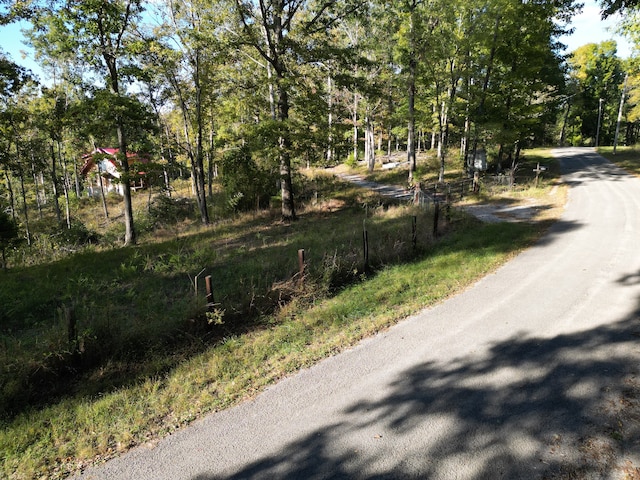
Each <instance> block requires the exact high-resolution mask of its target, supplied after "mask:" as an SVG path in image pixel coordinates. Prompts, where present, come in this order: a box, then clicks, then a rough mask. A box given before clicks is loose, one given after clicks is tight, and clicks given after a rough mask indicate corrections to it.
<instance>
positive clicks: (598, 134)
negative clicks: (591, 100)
mask: <svg viewBox="0 0 640 480" xmlns="http://www.w3.org/2000/svg"><path fill="white" fill-rule="evenodd" d="M602 102H604V100H603V99H602V98H601V99H600V100H599V101H598V129H597V130H596V148H598V141H599V140H600V122H601V121H602Z"/></svg>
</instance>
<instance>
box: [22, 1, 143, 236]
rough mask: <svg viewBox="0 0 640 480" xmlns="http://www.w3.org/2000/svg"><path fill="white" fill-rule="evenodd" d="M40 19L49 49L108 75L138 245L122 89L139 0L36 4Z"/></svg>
mask: <svg viewBox="0 0 640 480" xmlns="http://www.w3.org/2000/svg"><path fill="white" fill-rule="evenodd" d="M34 4H35V5H34V6H35V8H36V10H35V11H36V16H35V18H34V23H35V25H36V27H37V28H36V29H34V32H33V36H34V37H38V36H40V35H47V37H48V39H49V42H50V43H49V44H48V45H50V46H51V47H53V48H55V49H56V50H57V51H58V52H65V53H69V52H75V55H76V58H77V59H78V60H79V61H80V62H82V63H84V64H85V65H89V66H91V67H92V68H93V69H94V71H95V72H96V73H97V74H98V75H104V78H105V83H106V86H107V88H108V89H109V91H110V92H111V94H112V102H111V103H112V104H111V107H110V108H111V109H112V111H113V112H114V114H115V115H114V128H115V130H116V133H117V138H118V150H119V152H118V162H119V167H120V169H121V171H122V181H123V200H124V223H125V238H124V243H125V245H127V244H133V243H135V242H136V232H135V227H134V222H133V207H132V201H131V186H130V184H129V176H130V174H129V163H128V160H127V150H128V144H127V137H126V133H125V127H124V123H125V119H124V118H123V114H124V112H123V110H124V108H123V105H124V104H125V103H126V99H125V98H124V97H125V96H126V89H125V87H124V86H123V80H124V75H123V74H122V71H121V70H122V68H124V67H125V66H126V63H127V61H128V60H129V59H130V52H129V51H128V48H127V47H128V45H127V41H128V34H129V33H130V32H131V30H132V28H133V23H134V21H135V20H136V19H137V18H138V17H139V16H140V14H141V13H142V10H143V9H142V2H141V1H140V0H114V1H110V2H104V1H101V0H87V1H82V2H76V1H72V0H67V1H62V2H52V3H49V2H43V3H42V4H38V2H34Z"/></svg>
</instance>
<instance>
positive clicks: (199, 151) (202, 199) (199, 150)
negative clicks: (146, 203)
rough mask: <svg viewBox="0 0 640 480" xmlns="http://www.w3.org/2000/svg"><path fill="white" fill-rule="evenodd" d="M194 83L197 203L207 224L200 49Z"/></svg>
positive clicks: (196, 59)
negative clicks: (196, 128) (196, 131)
mask: <svg viewBox="0 0 640 480" xmlns="http://www.w3.org/2000/svg"><path fill="white" fill-rule="evenodd" d="M194 77H195V78H194V84H195V87H196V125H197V126H198V133H197V137H196V180H197V189H198V205H199V207H200V219H201V220H202V223H203V224H204V225H209V211H208V209H207V195H206V190H205V181H204V159H203V156H204V155H203V145H202V142H203V134H202V128H203V126H202V121H203V119H202V86H201V84H200V51H199V50H197V51H196V53H195V75H194Z"/></svg>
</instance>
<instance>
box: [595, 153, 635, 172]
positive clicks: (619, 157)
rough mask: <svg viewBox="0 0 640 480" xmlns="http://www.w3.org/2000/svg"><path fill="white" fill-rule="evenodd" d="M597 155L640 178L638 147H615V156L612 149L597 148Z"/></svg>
mask: <svg viewBox="0 0 640 480" xmlns="http://www.w3.org/2000/svg"><path fill="white" fill-rule="evenodd" d="M598 153H599V154H600V155H602V156H603V157H605V158H606V159H607V160H609V161H610V162H613V163H615V164H616V165H618V166H619V167H622V168H624V169H625V170H626V171H627V172H629V173H631V174H632V175H635V176H637V177H640V146H638V145H635V146H629V147H626V146H622V147H617V148H616V153H615V154H614V153H613V147H598Z"/></svg>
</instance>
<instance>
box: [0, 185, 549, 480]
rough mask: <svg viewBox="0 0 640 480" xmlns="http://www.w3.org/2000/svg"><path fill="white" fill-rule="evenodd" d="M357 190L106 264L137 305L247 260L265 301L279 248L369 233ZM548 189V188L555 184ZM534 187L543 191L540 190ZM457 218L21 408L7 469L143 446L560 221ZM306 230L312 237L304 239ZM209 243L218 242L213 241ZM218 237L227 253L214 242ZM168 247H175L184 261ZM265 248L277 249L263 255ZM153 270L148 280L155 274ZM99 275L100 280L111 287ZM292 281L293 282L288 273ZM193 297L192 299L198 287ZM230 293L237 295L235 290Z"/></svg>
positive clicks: (463, 280) (412, 305) (373, 328)
mask: <svg viewBox="0 0 640 480" xmlns="http://www.w3.org/2000/svg"><path fill="white" fill-rule="evenodd" d="M348 190H349V189H343V190H342V191H341V193H340V194H339V195H338V196H335V197H333V198H331V199H330V200H327V201H326V202H325V203H324V205H323V207H322V208H321V209H319V210H318V211H316V212H315V213H313V214H311V213H310V214H308V215H305V216H307V218H306V219H305V218H303V219H302V220H301V222H300V224H299V225H296V232H291V231H290V227H288V226H283V225H280V224H274V223H272V222H270V221H265V219H252V220H250V221H247V222H238V223H234V224H229V225H227V226H226V227H221V228H220V229H219V230H218V231H217V232H215V234H212V233H206V232H205V233H202V232H201V233H198V234H196V235H194V236H191V237H188V238H182V239H178V240H175V242H177V243H169V244H159V245H152V246H149V247H140V248H137V249H122V250H117V251H115V252H111V253H108V255H109V257H108V259H107V260H105V261H106V262H108V263H109V264H111V265H115V266H116V268H115V270H113V269H112V270H111V271H110V272H106V274H105V275H108V274H112V275H113V274H114V272H115V273H116V274H117V275H116V277H117V279H118V280H119V282H120V281H124V282H125V283H126V284H127V288H125V289H120V288H119V289H118V290H117V292H118V293H119V294H121V295H122V298H121V301H122V302H125V303H126V301H127V298H128V297H127V295H129V294H130V292H131V291H135V290H136V288H138V287H140V285H142V284H137V283H135V282H136V281H138V278H139V277H143V279H146V281H147V282H159V283H157V284H154V289H157V288H161V289H165V290H162V291H163V292H166V293H165V296H167V295H169V292H170V289H171V288H176V285H178V284H181V283H180V282H178V283H174V280H175V277H176V271H180V272H182V271H183V270H184V271H195V272H196V273H197V268H199V266H200V265H201V264H202V263H207V262H209V261H212V262H214V263H215V262H218V263H216V264H217V265H220V266H221V265H224V264H225V263H227V264H229V265H230V266H231V268H232V270H234V275H236V276H240V274H241V270H242V268H247V269H249V270H250V271H249V272H248V273H247V275H245V276H244V277H243V278H245V279H246V282H247V284H249V285H252V288H253V289H254V292H256V295H255V297H260V296H261V295H264V294H262V293H260V289H259V287H260V286H259V285H258V283H259V282H258V280H257V278H258V277H259V276H260V275H264V271H265V270H267V271H269V269H270V268H271V267H269V266H268V263H267V260H266V258H274V260H275V263H279V262H282V258H284V257H282V256H280V254H278V252H279V250H280V249H283V250H286V252H285V253H287V255H288V252H290V251H294V252H295V250H292V248H294V247H296V246H299V245H304V246H305V247H306V248H308V249H309V251H310V254H311V255H310V258H311V261H312V262H313V263H314V264H317V265H326V262H327V259H328V258H329V257H330V256H329V257H327V256H326V255H323V254H321V253H320V252H321V245H319V244H311V245H310V243H309V242H310V241H311V238H325V239H326V238H327V237H328V236H329V235H330V232H345V231H347V230H349V229H352V231H355V232H358V230H357V229H361V227H362V218H363V215H362V211H361V210H362V203H359V204H358V202H362V199H363V197H361V196H359V195H360V193H358V192H351V193H349V191H348ZM542 190H543V191H545V192H546V193H545V195H548V193H549V191H548V190H549V189H542ZM354 193H355V194H356V197H357V198H358V201H356V202H355V203H356V204H357V205H355V206H354V208H344V206H345V203H348V202H349V201H353V200H349V199H350V198H351V199H352V198H354V197H352V195H353V194H354ZM525 193H526V192H524V191H523V192H521V194H525ZM533 193H535V194H538V190H535V191H531V194H533ZM557 198H558V199H559V200H561V197H557ZM375 201H376V200H375V199H371V198H368V197H367V200H366V203H368V204H371V205H375ZM403 208H404V207H403ZM359 209H360V210H359ZM412 213H413V212H410V211H403V210H402V209H398V208H383V207H381V206H378V207H377V208H376V209H375V212H374V213H373V214H372V216H371V217H370V219H368V220H367V222H369V224H370V228H372V229H374V228H379V229H380V230H378V232H380V235H379V236H381V237H384V236H385V234H384V232H385V231H398V230H399V228H401V227H400V225H404V224H406V222H405V220H404V218H406V215H408V214H409V215H410V214H412ZM303 217H304V216H303ZM455 220H456V221H455V223H453V224H452V225H451V226H450V229H449V231H448V233H447V234H446V236H444V237H443V238H441V239H440V240H439V241H437V242H435V243H432V242H429V243H427V244H425V245H423V247H422V249H421V250H420V252H419V253H418V254H417V255H411V256H410V255H408V254H407V250H406V248H407V245H406V243H407V242H400V244H398V242H397V241H393V242H391V244H392V245H395V248H396V249H397V250H396V251H395V252H393V255H392V256H391V257H387V258H385V259H381V260H380V261H379V262H378V265H377V266H378V269H377V271H376V273H375V274H364V272H359V273H358V275H359V277H360V278H359V280H361V281H359V282H356V283H352V284H350V285H349V286H346V287H344V288H338V289H337V290H336V291H335V292H332V293H333V296H326V295H319V294H317V293H316V291H315V290H316V289H315V288H314V287H315V286H314V285H313V284H311V285H310V286H309V289H308V290H306V289H305V288H303V291H302V292H300V291H297V292H296V293H298V295H295V296H291V298H289V299H288V301H287V302H283V303H282V304H281V307H280V308H279V309H277V310H275V311H266V310H265V311H262V312H259V324H258V325H257V326H255V327H254V328H251V329H246V330H245V331H244V332H241V331H238V330H233V329H231V328H230V325H229V324H227V323H225V324H223V325H220V326H219V329H218V332H219V335H218V336H217V337H216V340H215V341H213V342H211V343H210V344H202V345H201V347H200V348H197V349H194V350H193V351H192V352H190V353H189V354H188V355H178V354H175V356H176V357H178V358H171V356H172V355H171V354H170V353H169V354H167V355H166V357H169V358H165V363H164V364H163V365H162V366H161V367H159V368H155V370H153V371H151V372H142V373H140V372H139V374H138V375H136V376H135V377H134V381H131V382H129V383H128V384H117V385H114V388H111V389H106V390H101V391H99V392H96V393H94V394H92V395H88V394H86V393H84V394H78V395H72V396H69V395H67V396H61V397H60V399H59V400H57V401H55V402H50V403H48V404H46V405H44V406H41V407H37V408H36V407H34V408H31V409H28V410H26V411H23V412H20V413H19V414H18V415H16V416H15V417H13V418H11V419H10V420H7V421H5V422H4V423H3V425H2V426H3V429H2V431H1V432H0V451H1V452H3V456H2V463H1V466H2V468H1V470H0V472H1V473H2V476H3V477H5V478H15V479H23V478H39V477H47V478H63V477H65V476H66V475H68V474H69V473H72V472H75V471H78V470H80V469H82V468H83V467H84V466H86V465H88V464H90V463H93V462H96V461H98V462H99V461H101V460H104V459H107V458H110V457H113V456H115V455H117V454H118V453H120V452H122V451H125V450H127V449H128V448H131V447H132V446H134V445H139V444H143V443H146V442H154V441H156V439H157V438H159V437H161V436H163V435H164V434H166V433H168V432H171V431H173V430H175V429H177V428H180V427H181V426H183V425H185V424H188V423H189V422H191V421H192V420H193V419H195V418H197V417H198V416H201V415H202V414H204V413H207V412H211V411H216V410H220V409H223V408H226V407H228V406H230V405H232V404H234V403H236V402H238V401H240V400H242V399H244V398H248V397H251V396H252V395H255V394H256V393H257V392H259V391H260V390H261V389H262V388H264V386H266V385H268V384H270V383H273V382H274V381H277V380H278V379H279V378H281V377H283V376H285V375H288V374H290V373H292V372H295V371H297V370H299V369H300V368H303V367H305V366H309V365H312V364H313V363H314V362H316V361H318V360H319V359H321V358H324V357H326V356H328V355H331V354H334V353H336V352H339V351H340V350H342V349H344V348H346V347H348V346H350V345H353V344H355V343H356V342H358V341H359V340H360V339H362V338H364V337H366V336H368V335H371V334H374V333H376V332H378V331H380V330H383V329H385V328H387V327H389V326H390V325H392V324H394V323H396V322H397V321H399V320H401V319H402V318H405V317H406V316H407V315H410V314H412V313H415V312H417V311H419V310H420V309H422V308H425V307H427V306H429V305H433V304H435V303H437V302H440V301H442V300H443V299H445V298H447V297H448V296H450V295H452V294H454V293H456V292H459V291H460V290H462V289H464V288H466V287H467V286H469V285H470V284H472V283H473V282H475V281H476V280H477V279H479V278H481V277H482V276H483V275H485V274H487V273H488V272H490V271H492V270H494V269H495V268H497V267H498V266H499V265H501V264H502V263H504V262H505V261H506V260H508V259H509V258H511V257H512V256H513V255H514V254H516V253H517V252H518V251H520V250H521V249H522V248H525V247H527V246H528V245H530V244H531V242H533V241H534V240H535V239H536V238H538V237H539V235H540V234H541V233H543V232H544V230H545V229H546V227H547V225H548V224H549V223H548V222H549V220H545V221H543V222H541V223H535V224H524V223H519V224H509V223H504V224H493V225H483V224H480V223H479V222H477V221H475V220H474V219H471V218H469V217H466V216H463V215H458V216H456V217H455ZM426 221H427V220H425V222H426ZM385 228H387V229H388V230H385ZM319 229H320V230H319ZM283 230H284V232H283ZM305 231H306V232H307V233H308V235H309V237H305V236H304V235H302V232H305ZM318 232H320V233H318ZM283 242H284V243H286V245H283ZM349 242H350V240H348V238H347V237H346V236H345V237H339V238H335V237H334V238H333V242H332V244H341V245H342V244H349ZM205 244H206V245H207V247H209V248H203V247H202V245H205ZM387 244H389V243H387ZM187 245H188V248H187ZM212 245H216V246H217V249H212V248H210V247H211V246H212ZM223 246H224V248H223ZM285 247H286V248H285ZM205 251H206V252H210V251H215V252H216V253H215V255H216V257H215V259H211V258H203V257H204V256H205V253H204V252H205ZM167 252H173V254H174V255H173V257H175V259H174V260H173V261H172V260H171V256H170V255H168V253H167ZM260 252H262V253H264V255H266V256H265V257H259V256H254V254H255V255H257V254H258V253H260ZM349 252H351V250H347V251H346V253H345V256H346V257H347V258H348V257H349V255H354V254H352V253H351V254H350V253H349ZM89 258H93V257H89ZM89 258H87V259H85V260H86V262H85V263H88V262H89V261H90V260H89ZM333 258H336V256H335V255H334V256H333ZM151 260H153V261H151ZM240 260H246V262H245V263H242V262H240ZM103 263H104V262H103ZM178 263H179V264H180V265H181V267H180V268H178V267H177V264H178ZM185 264H186V267H185ZM99 265H100V264H98V263H90V269H89V270H88V271H91V269H94V270H95V269H98V268H100V266H99ZM251 265H253V267H251ZM332 265H333V264H332ZM349 265H355V263H350V264H348V265H347V266H346V267H345V268H343V269H342V270H341V271H343V272H344V271H352V267H350V266H349ZM145 266H146V267H145ZM70 267H71V265H70V264H65V263H64V262H63V263H62V264H61V265H58V266H57V268H61V271H62V272H64V271H65V269H66V268H70ZM251 268H254V270H251ZM274 268H275V267H274ZM350 268H351V270H350ZM180 269H182V270H180ZM293 270H294V271H295V266H294V267H293ZM326 271H327V270H326V269H324V270H322V271H320V272H318V273H319V274H323V272H326ZM329 271H330V272H334V271H333V270H331V269H330V270H329ZM38 273H40V271H38ZM147 273H148V274H149V277H145V275H147ZM21 274H22V275H25V273H24V272H21ZM50 274H51V273H50ZM80 277H81V276H79V277H77V278H80ZM85 277H87V280H86V281H87V282H88V281H89V280H90V279H91V278H90V276H89V275H87V274H86V271H85ZM94 281H97V280H95V279H94ZM251 282H253V283H251ZM98 283H99V285H98V286H99V287H105V286H108V285H106V284H103V283H101V282H98ZM182 283H185V282H182ZM282 283H285V284H286V282H285V280H281V284H282ZM118 284H119V285H120V283H118ZM347 284H348V283H347ZM72 286H73V285H72ZM140 288H141V287H140ZM288 288H294V287H293V286H291V285H288ZM285 291H286V288H284V287H283V288H280V289H279V295H282V294H283V292H285ZM183 293H184V296H186V295H187V293H188V289H185V290H184V292H183ZM220 294H221V298H224V299H225V300H226V301H227V302H229V301H230V300H229V299H230V298H231V296H232V294H231V293H230V292H228V293H224V291H223V292H220ZM258 300H259V298H258ZM258 300H256V299H254V301H253V303H254V304H255V303H256V302H257V301H258ZM183 307H184V308H188V307H189V305H188V304H186V305H184V306H183ZM138 308H142V307H140V306H139V307H138ZM163 308H165V307H163ZM166 308H169V304H167V305H166ZM166 308H165V309H166ZM236 308H238V309H239V308H240V306H237V307H236ZM153 312H155V310H150V311H149V312H148V313H146V314H145V315H151V314H153ZM138 313H140V312H138ZM177 314H178V313H177V310H175V311H171V312H169V313H168V315H167V320H166V321H167V322H170V321H171V316H175V315H177ZM187 333H188V332H187ZM110 367H113V365H111V366H110V365H108V364H107V365H102V366H101V368H102V370H103V371H102V373H101V372H100V371H96V372H94V373H93V374H94V375H101V374H104V373H105V372H107V371H108V370H109V368H110Z"/></svg>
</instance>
